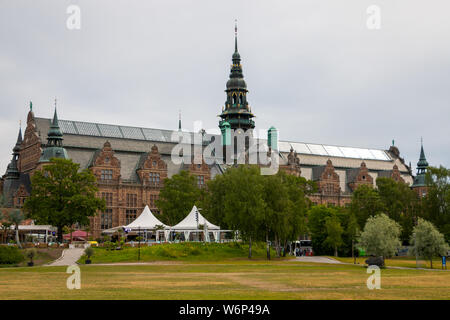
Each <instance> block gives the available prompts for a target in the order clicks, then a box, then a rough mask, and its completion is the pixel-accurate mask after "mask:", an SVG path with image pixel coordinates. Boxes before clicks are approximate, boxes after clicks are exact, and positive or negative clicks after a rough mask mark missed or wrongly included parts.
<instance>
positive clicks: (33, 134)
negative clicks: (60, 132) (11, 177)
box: [18, 110, 42, 172]
mask: <svg viewBox="0 0 450 320" xmlns="http://www.w3.org/2000/svg"><path fill="white" fill-rule="evenodd" d="M41 147H42V141H41V138H40V137H39V133H38V132H37V130H36V122H35V119H34V114H33V111H32V110H30V111H29V112H28V116H27V127H26V129H25V133H24V137H23V141H22V144H21V147H20V155H19V165H18V167H19V171H21V172H30V171H32V170H34V169H35V168H36V165H37V163H38V161H39V158H40V156H41V153H42V148H41Z"/></svg>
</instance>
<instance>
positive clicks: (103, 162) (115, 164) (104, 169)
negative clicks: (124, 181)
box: [90, 141, 121, 182]
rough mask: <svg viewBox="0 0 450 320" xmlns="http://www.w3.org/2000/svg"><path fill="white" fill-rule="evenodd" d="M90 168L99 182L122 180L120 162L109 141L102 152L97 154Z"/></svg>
mask: <svg viewBox="0 0 450 320" xmlns="http://www.w3.org/2000/svg"><path fill="white" fill-rule="evenodd" d="M90 168H91V170H92V172H93V173H94V175H95V176H96V177H97V180H98V181H99V182H108V181H118V180H120V168H121V165H120V160H119V159H117V158H116V157H115V156H114V151H113V149H112V147H111V143H109V141H106V142H105V144H104V145H103V148H102V150H100V151H98V152H96V154H95V155H94V159H93V161H92V165H91V166H90Z"/></svg>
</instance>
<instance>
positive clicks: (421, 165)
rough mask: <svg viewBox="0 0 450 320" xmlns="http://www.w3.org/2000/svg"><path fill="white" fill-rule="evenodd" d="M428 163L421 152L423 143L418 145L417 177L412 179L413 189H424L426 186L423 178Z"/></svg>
mask: <svg viewBox="0 0 450 320" xmlns="http://www.w3.org/2000/svg"><path fill="white" fill-rule="evenodd" d="M427 168H428V161H427V159H426V157H425V152H424V151H423V142H421V145H420V157H419V162H417V175H416V176H415V177H414V182H413V185H412V186H413V187H424V186H426V181H425V176H426V173H427Z"/></svg>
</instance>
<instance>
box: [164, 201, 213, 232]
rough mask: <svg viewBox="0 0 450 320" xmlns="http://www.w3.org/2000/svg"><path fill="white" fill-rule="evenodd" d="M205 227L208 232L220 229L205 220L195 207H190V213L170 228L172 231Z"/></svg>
mask: <svg viewBox="0 0 450 320" xmlns="http://www.w3.org/2000/svg"><path fill="white" fill-rule="evenodd" d="M200 224H201V225H205V224H206V225H207V227H208V229H209V230H219V229H220V227H218V226H216V225H214V224H212V223H211V222H209V221H208V220H206V219H205V218H204V217H203V216H202V215H201V213H200V212H199V211H198V209H197V207H196V206H193V207H192V210H191V212H189V214H188V215H187V217H186V218H184V219H183V220H182V221H181V222H180V223H178V224H177V225H175V226H173V227H171V229H172V230H195V229H198V225H200Z"/></svg>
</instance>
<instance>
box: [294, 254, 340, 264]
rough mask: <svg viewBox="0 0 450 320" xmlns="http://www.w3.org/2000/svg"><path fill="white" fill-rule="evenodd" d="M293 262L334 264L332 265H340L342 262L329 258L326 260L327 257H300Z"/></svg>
mask: <svg viewBox="0 0 450 320" xmlns="http://www.w3.org/2000/svg"><path fill="white" fill-rule="evenodd" d="M294 261H299V262H314V263H334V264H341V263H342V262H340V261H338V260H335V259H331V258H327V257H315V256H301V257H297V258H295V260H294Z"/></svg>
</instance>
